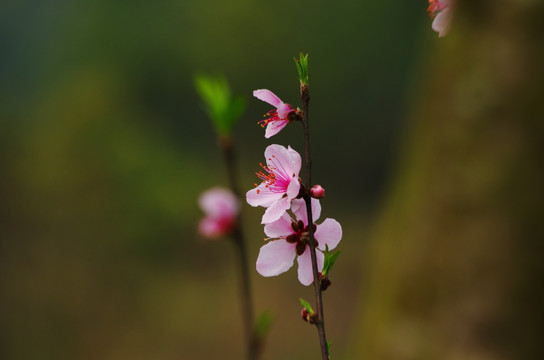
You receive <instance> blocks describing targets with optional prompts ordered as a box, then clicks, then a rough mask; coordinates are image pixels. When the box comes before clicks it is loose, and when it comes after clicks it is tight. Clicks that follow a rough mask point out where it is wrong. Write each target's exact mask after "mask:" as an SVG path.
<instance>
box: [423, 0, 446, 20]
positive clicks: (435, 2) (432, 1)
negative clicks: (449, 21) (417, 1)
mask: <svg viewBox="0 0 544 360" xmlns="http://www.w3.org/2000/svg"><path fill="white" fill-rule="evenodd" d="M428 2H429V7H428V8H427V11H428V12H429V16H430V17H431V19H434V17H435V16H436V13H437V12H439V11H441V10H444V9H445V8H447V7H448V5H447V4H445V3H443V2H442V1H441V0H428Z"/></svg>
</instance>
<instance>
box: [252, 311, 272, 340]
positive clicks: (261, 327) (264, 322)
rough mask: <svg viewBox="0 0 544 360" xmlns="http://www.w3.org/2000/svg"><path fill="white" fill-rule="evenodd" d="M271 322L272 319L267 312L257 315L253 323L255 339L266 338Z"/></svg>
mask: <svg viewBox="0 0 544 360" xmlns="http://www.w3.org/2000/svg"><path fill="white" fill-rule="evenodd" d="M273 320H274V319H273V317H272V315H271V314H270V312H269V311H263V312H262V313H261V314H260V315H259V317H258V318H257V321H256V322H255V335H256V337H257V339H263V338H264V337H265V336H266V334H267V333H268V330H270V326H271V325H272V322H273Z"/></svg>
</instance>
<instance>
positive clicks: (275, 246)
mask: <svg viewBox="0 0 544 360" xmlns="http://www.w3.org/2000/svg"><path fill="white" fill-rule="evenodd" d="M311 207H312V217H313V218H315V219H316V220H317V219H319V216H320V215H321V205H320V203H319V200H317V199H312V200H311ZM291 211H292V212H293V214H294V216H295V217H294V218H291V216H290V215H289V214H288V213H284V214H283V215H282V216H281V217H280V218H279V219H278V220H276V221H274V222H272V223H270V224H267V225H265V227H264V232H265V233H266V236H268V237H270V238H271V240H269V242H268V243H267V244H266V245H264V246H263V247H261V250H260V251H259V256H258V258H257V272H258V273H259V274H261V275H262V276H266V277H269V276H276V275H279V274H282V273H284V272H286V271H287V270H289V269H290V268H291V267H292V266H293V262H294V260H295V257H296V258H297V262H298V280H299V281H300V283H301V284H302V285H305V286H308V285H310V284H311V283H312V282H313V281H314V275H313V271H312V259H311V255H310V250H309V246H308V243H307V242H308V241H309V234H308V230H309V229H308V216H307V212H306V203H305V201H304V200H302V199H295V200H293V202H292V207H291ZM313 227H314V238H315V240H316V242H317V246H316V247H317V249H319V250H321V251H324V250H325V249H326V247H328V248H329V249H334V248H335V247H336V245H338V243H339V242H340V240H341V239H342V227H341V226H340V224H339V223H338V221H336V220H334V219H329V218H327V219H325V220H324V221H323V222H322V223H321V224H318V225H316V224H315V223H314V224H313ZM321 251H316V257H317V270H318V271H319V272H321V271H322V270H323V263H324V258H325V256H324V254H323V253H322V252H321Z"/></svg>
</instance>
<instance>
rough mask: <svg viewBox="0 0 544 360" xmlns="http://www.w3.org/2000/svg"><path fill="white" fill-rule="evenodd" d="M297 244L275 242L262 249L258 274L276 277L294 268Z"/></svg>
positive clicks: (258, 261)
mask: <svg viewBox="0 0 544 360" xmlns="http://www.w3.org/2000/svg"><path fill="white" fill-rule="evenodd" d="M295 247H296V244H290V243H288V242H287V241H285V240H274V241H270V242H269V243H268V244H266V245H264V246H263V247H261V250H260V251H259V256H258V257H257V272H258V273H259V274H261V275H262V276H266V277H268V276H276V275H279V274H281V273H284V272H286V271H287V270H289V269H290V268H291V266H293V261H294V260H295V256H296V255H297V252H296V249H295Z"/></svg>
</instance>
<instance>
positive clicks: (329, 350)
mask: <svg viewBox="0 0 544 360" xmlns="http://www.w3.org/2000/svg"><path fill="white" fill-rule="evenodd" d="M327 354H329V359H330V358H331V343H330V342H328V341H327Z"/></svg>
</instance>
